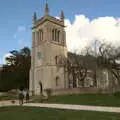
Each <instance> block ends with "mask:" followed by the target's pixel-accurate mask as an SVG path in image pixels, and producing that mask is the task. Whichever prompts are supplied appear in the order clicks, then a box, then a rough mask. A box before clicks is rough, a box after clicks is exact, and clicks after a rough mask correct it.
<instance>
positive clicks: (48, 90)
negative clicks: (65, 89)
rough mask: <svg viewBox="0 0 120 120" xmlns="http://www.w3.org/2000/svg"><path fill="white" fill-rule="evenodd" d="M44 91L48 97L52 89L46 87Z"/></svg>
mask: <svg viewBox="0 0 120 120" xmlns="http://www.w3.org/2000/svg"><path fill="white" fill-rule="evenodd" d="M45 91H46V93H47V96H48V97H50V96H51V94H52V89H51V88H48V89H46V90H45Z"/></svg>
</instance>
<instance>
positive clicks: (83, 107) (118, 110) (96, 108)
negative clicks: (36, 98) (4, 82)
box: [0, 100, 120, 113]
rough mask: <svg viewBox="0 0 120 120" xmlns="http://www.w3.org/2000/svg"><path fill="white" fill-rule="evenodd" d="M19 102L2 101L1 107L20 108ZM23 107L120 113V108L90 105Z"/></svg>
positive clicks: (41, 104) (31, 104) (27, 104)
mask: <svg viewBox="0 0 120 120" xmlns="http://www.w3.org/2000/svg"><path fill="white" fill-rule="evenodd" d="M18 105H19V101H18V100H15V103H12V101H11V100H9V101H0V107H3V106H18ZM23 106H34V107H46V108H57V109H69V110H88V111H102V112H116V113H120V107H103V106H88V105H68V104H44V103H24V105H23Z"/></svg>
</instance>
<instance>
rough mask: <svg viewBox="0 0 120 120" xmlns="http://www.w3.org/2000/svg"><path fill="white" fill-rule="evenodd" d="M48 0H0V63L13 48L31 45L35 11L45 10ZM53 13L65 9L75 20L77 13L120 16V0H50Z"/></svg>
mask: <svg viewBox="0 0 120 120" xmlns="http://www.w3.org/2000/svg"><path fill="white" fill-rule="evenodd" d="M44 4H45V0H0V64H2V63H3V56H4V55H5V54H6V53H8V52H9V51H11V50H14V49H16V50H19V49H21V48H23V47H24V46H29V47H31V38H32V37H31V26H32V15H33V13H34V12H35V11H36V12H37V15H38V17H40V16H42V15H43V14H44V13H43V12H44ZM48 4H49V8H50V14H51V15H53V16H58V15H59V14H60V11H61V10H63V11H64V13H65V17H66V19H69V22H71V24H72V23H73V22H74V21H75V15H81V14H83V15H85V16H87V18H89V20H94V19H95V18H99V17H105V16H111V17H114V18H120V0H48Z"/></svg>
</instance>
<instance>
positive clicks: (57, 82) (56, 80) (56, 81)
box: [55, 76, 60, 87]
mask: <svg viewBox="0 0 120 120" xmlns="http://www.w3.org/2000/svg"><path fill="white" fill-rule="evenodd" d="M59 80H60V78H59V77H58V76H57V77H56V79H55V84H56V87H57V86H59Z"/></svg>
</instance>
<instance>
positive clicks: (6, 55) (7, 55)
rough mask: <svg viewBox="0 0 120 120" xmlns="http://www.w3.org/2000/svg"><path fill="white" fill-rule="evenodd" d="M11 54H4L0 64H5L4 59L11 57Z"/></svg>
mask: <svg viewBox="0 0 120 120" xmlns="http://www.w3.org/2000/svg"><path fill="white" fill-rule="evenodd" d="M11 55H12V54H11V53H6V54H5V55H4V56H3V59H2V61H1V63H2V64H6V59H5V58H6V57H9V56H11Z"/></svg>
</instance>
